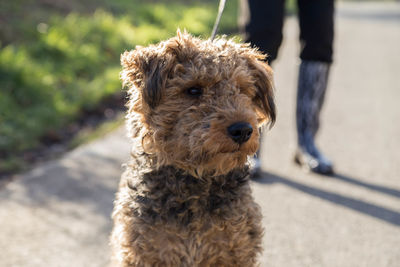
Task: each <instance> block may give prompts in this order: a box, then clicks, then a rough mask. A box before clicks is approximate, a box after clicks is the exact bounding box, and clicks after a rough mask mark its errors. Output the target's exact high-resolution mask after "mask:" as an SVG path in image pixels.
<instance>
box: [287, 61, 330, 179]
mask: <svg viewBox="0 0 400 267" xmlns="http://www.w3.org/2000/svg"><path fill="white" fill-rule="evenodd" d="M329 68H330V64H329V63H325V62H317V61H302V63H301V64H300V70H299V81H298V88H297V108H296V124H297V141H298V149H297V152H296V155H295V162H296V163H298V164H299V165H301V166H303V167H306V168H307V169H309V170H311V171H313V172H316V173H319V174H324V175H330V174H333V166H332V163H331V161H330V160H329V159H327V158H326V157H325V156H324V155H323V154H322V153H321V152H320V151H319V150H318V148H317V147H316V146H315V142H314V138H315V135H316V133H317V131H318V128H319V114H320V111H321V108H322V104H323V102H324V97H325V91H326V87H327V82H328V75H329Z"/></svg>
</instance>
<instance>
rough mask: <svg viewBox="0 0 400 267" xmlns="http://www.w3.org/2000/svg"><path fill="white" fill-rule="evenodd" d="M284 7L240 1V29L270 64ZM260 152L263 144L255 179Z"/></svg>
mask: <svg viewBox="0 0 400 267" xmlns="http://www.w3.org/2000/svg"><path fill="white" fill-rule="evenodd" d="M284 5H285V1H284V0H241V1H240V16H239V28H240V32H241V34H242V36H243V38H244V41H245V42H249V43H251V44H252V45H253V46H256V47H258V48H259V49H260V50H261V51H262V52H263V53H266V54H267V55H268V59H267V60H268V62H269V63H270V64H271V63H272V61H274V60H275V59H276V58H277V56H278V50H279V47H280V45H281V43H282V27H283V19H284ZM260 141H262V135H261V134H260ZM260 151H261V142H260V148H259V150H258V151H257V153H256V154H255V155H254V157H253V158H252V159H251V162H250V163H251V176H252V177H253V178H256V177H258V176H259V174H260V171H261V163H260Z"/></svg>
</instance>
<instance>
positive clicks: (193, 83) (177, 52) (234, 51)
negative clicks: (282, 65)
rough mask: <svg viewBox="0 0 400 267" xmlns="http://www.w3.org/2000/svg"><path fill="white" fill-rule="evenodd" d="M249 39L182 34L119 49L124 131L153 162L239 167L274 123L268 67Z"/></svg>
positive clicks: (211, 169)
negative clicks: (124, 93) (125, 110)
mask: <svg viewBox="0 0 400 267" xmlns="http://www.w3.org/2000/svg"><path fill="white" fill-rule="evenodd" d="M264 58H265V57H264V55H262V54H261V53H260V52H258V51H257V50H255V49H252V48H250V46H249V45H247V44H238V43H235V42H233V41H232V40H225V39H219V40H216V41H214V42H211V41H209V40H207V41H203V40H200V39H198V38H195V37H192V36H190V35H189V34H186V33H183V34H182V33H180V32H179V31H178V34H177V36H176V37H174V38H171V39H169V40H167V41H164V42H161V43H159V44H158V45H151V46H149V47H146V48H142V47H140V48H136V50H133V51H129V52H125V53H124V54H123V55H122V56H121V63H122V66H123V70H122V72H121V78H122V80H123V83H124V84H125V85H126V86H128V87H129V96H130V100H129V103H128V107H129V111H128V115H127V119H128V130H129V132H130V134H131V137H133V138H139V139H140V140H141V142H142V143H141V144H142V146H143V151H144V152H145V153H148V154H149V155H152V157H153V159H154V160H155V161H156V163H157V165H158V166H164V165H173V166H176V167H178V168H181V169H184V170H187V171H188V172H190V173H191V174H194V175H197V176H200V175H201V174H202V173H213V174H224V173H227V172H229V171H230V170H232V169H233V168H235V167H241V166H243V165H244V164H245V162H246V160H247V157H248V156H250V155H253V154H254V153H255V152H256V151H257V149H258V146H259V128H260V127H261V126H263V125H264V124H270V125H272V124H273V123H274V121H275V104H274V97H273V80H272V70H271V68H270V67H269V66H268V65H267V63H265V61H263V60H264Z"/></svg>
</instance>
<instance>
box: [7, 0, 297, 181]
mask: <svg viewBox="0 0 400 267" xmlns="http://www.w3.org/2000/svg"><path fill="white" fill-rule="evenodd" d="M288 6H289V10H292V11H293V10H294V0H290V1H289V2H288ZM217 7H218V1H211V0H206V1H201V0H170V1H161V0H159V1H155V0H149V1H139V0H85V1H81V0H69V1H65V0H15V1H0V40H1V41H0V176H1V174H2V173H3V174H4V173H9V172H14V171H16V170H18V169H21V168H23V167H24V165H25V160H24V157H23V155H24V153H25V151H30V150H32V149H35V148H36V147H40V146H45V145H46V144H44V143H43V139H44V138H45V137H46V136H49V135H50V136H51V135H54V133H56V132H57V131H60V129H61V130H62V129H63V128H66V127H68V125H69V124H70V123H72V122H74V120H76V119H77V118H79V117H80V116H83V115H82V114H85V112H86V111H90V110H92V109H96V107H97V105H99V103H100V102H101V101H102V100H103V99H105V98H107V97H110V96H112V95H114V94H116V93H118V92H120V90H121V84H120V81H119V77H118V74H119V71H120V66H119V55H120V54H121V53H122V52H123V51H124V50H129V49H133V48H134V47H135V46H136V45H147V44H149V43H155V42H158V41H160V40H162V39H166V38H169V37H171V36H173V35H174V34H175V33H176V29H177V28H181V29H187V30H188V31H189V32H190V33H192V34H194V35H196V36H201V37H204V38H206V37H208V36H209V35H210V32H211V29H212V26H213V23H214V20H215V17H216V13H217ZM237 12H238V0H232V1H227V5H226V8H225V11H224V14H223V17H222V20H221V24H220V27H219V29H220V30H219V32H221V33H228V34H230V33H236V32H237ZM78 139H79V138H78ZM82 140H85V138H83V139H82ZM74 142H75V143H74ZM74 142H73V144H72V146H75V145H76V144H78V143H80V142H82V141H74Z"/></svg>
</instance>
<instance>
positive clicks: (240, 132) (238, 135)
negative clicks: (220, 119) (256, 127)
mask: <svg viewBox="0 0 400 267" xmlns="http://www.w3.org/2000/svg"><path fill="white" fill-rule="evenodd" d="M252 133H253V127H251V125H250V124H249V123H247V122H236V123H234V124H232V125H231V126H229V127H228V134H229V136H230V137H231V138H232V140H233V141H235V142H236V143H238V144H243V143H244V142H246V141H247V140H249V139H250V137H251V134H252Z"/></svg>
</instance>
